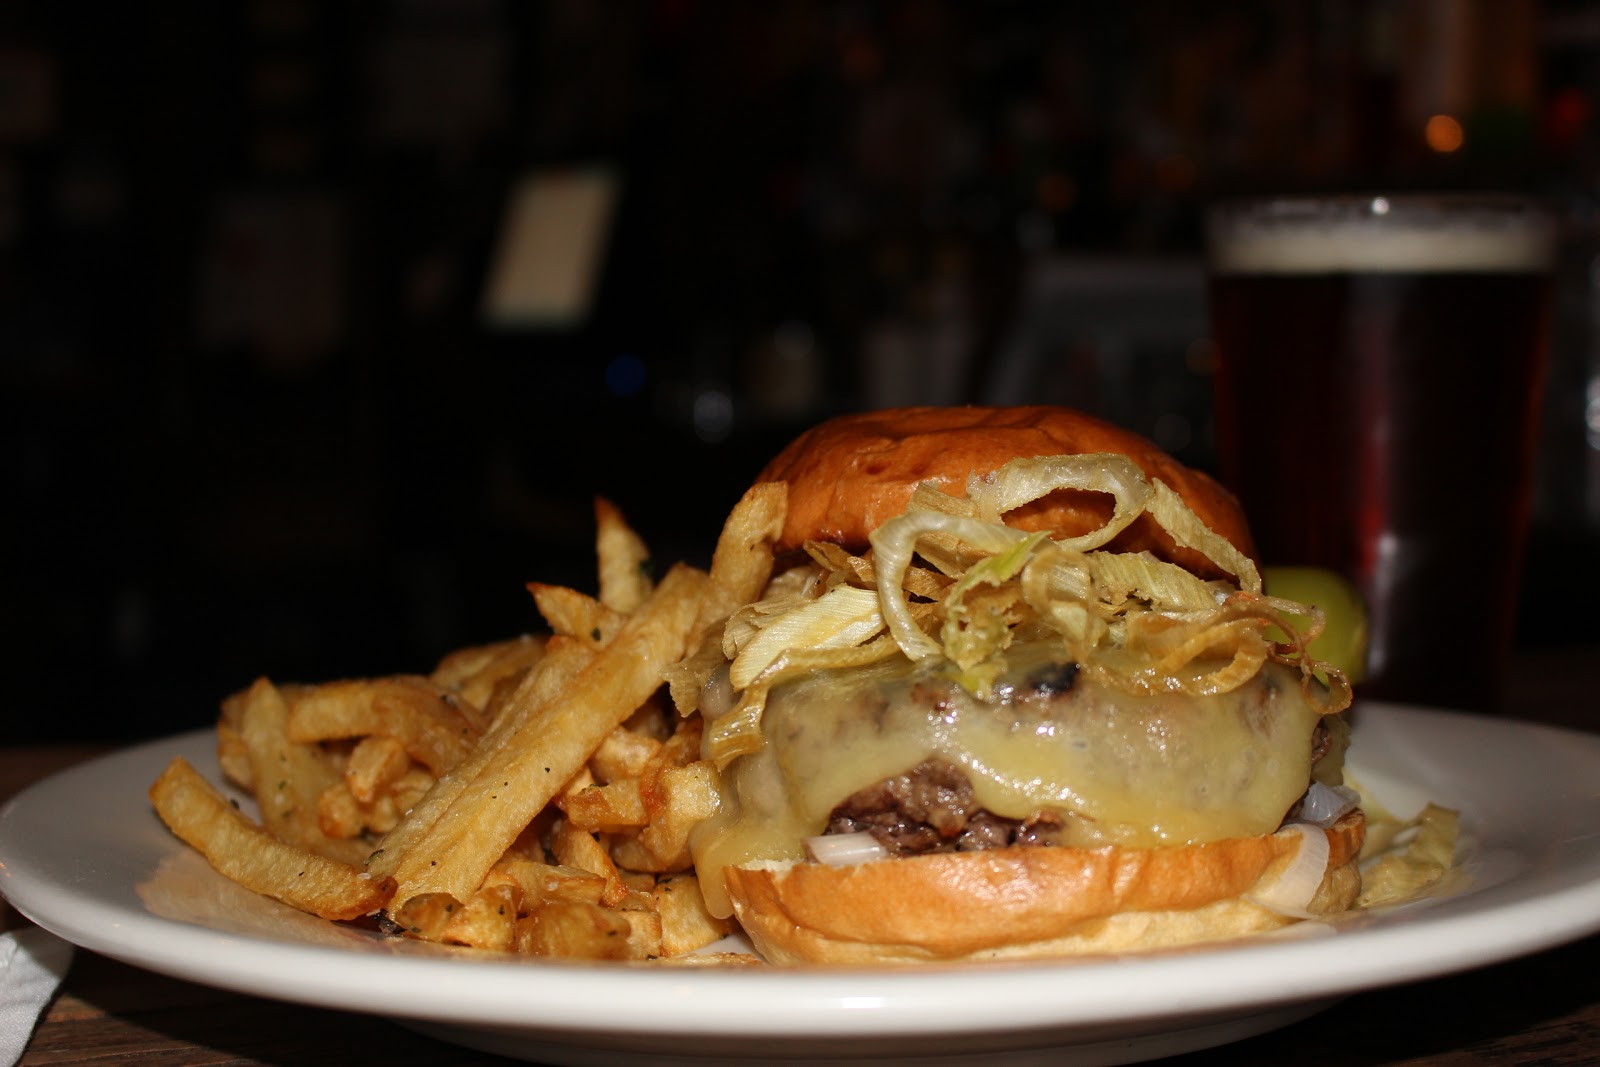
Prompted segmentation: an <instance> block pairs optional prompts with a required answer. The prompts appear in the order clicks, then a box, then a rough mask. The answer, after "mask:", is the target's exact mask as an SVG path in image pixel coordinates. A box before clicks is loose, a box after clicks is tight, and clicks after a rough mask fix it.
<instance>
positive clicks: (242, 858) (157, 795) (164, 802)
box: [150, 756, 394, 919]
mask: <svg viewBox="0 0 1600 1067" xmlns="http://www.w3.org/2000/svg"><path fill="white" fill-rule="evenodd" d="M150 800H151V802H152V803H153V804H154V805H155V809H156V812H157V814H159V815H160V816H161V821H162V822H164V823H166V824H167V826H168V827H169V828H170V829H171V830H172V832H173V833H175V834H177V835H178V836H179V837H180V838H182V839H183V840H184V841H186V842H187V843H188V844H189V845H191V846H192V847H193V848H195V849H196V850H197V851H198V852H199V853H200V854H201V855H203V856H204V857H205V858H206V860H207V861H208V862H209V863H210V864H211V866H213V867H215V868H216V869H217V870H218V871H219V872H220V873H222V874H223V875H224V876H226V877H228V878H231V879H232V880H233V881H235V882H238V883H239V884H240V885H242V886H244V887H245V888H247V889H250V890H253V891H255V892H257V893H262V894H264V895H266V896H270V897H273V898H275V899H277V900H281V901H283V902H284V903H285V904H289V905H291V906H293V907H296V908H299V909H300V910H301V911H306V912H310V913H311V914H312V915H318V916H321V917H322V918H324V919H355V918H358V917H360V916H362V915H367V914H370V913H372V912H374V911H377V910H378V909H380V908H382V907H383V906H384V905H385V904H386V903H387V902H388V900H389V896H390V893H391V891H392V890H393V888H394V884H393V883H392V882H391V881H388V880H386V879H382V878H374V877H372V876H371V875H368V874H367V873H366V872H364V871H362V870H361V869H360V868H358V867H354V866H351V865H350V864H346V863H340V862H339V861H337V860H332V859H328V858H327V857H325V856H321V855H318V854H316V853H314V852H312V851H310V850H309V849H306V848H303V847H301V846H298V845H294V844H291V843H290V842H288V841H286V840H284V839H283V838H281V837H279V836H276V835H274V834H272V833H270V832H268V831H266V830H264V829H262V828H261V827H260V826H257V825H256V824H255V823H253V822H251V821H250V820H249V819H247V818H246V817H245V816H244V815H243V814H242V813H241V812H240V811H239V810H238V809H237V808H235V807H234V806H233V805H232V804H231V803H229V802H228V799H227V798H226V797H224V796H223V795H222V794H221V793H220V792H219V791H218V790H217V789H216V788H215V787H214V786H212V785H211V783H209V782H207V781H206V780H205V779H204V778H203V777H201V775H200V773H199V772H198V771H196V770H195V769H194V768H193V767H192V766H190V765H189V763H188V762H187V761H185V760H184V759H183V758H182V757H181V756H180V757H177V758H174V759H173V761H172V762H171V763H169V764H168V765H167V768H166V770H164V771H163V772H162V773H161V777H159V778H157V779H156V781H155V783H154V784H153V785H152V786H151V787H150Z"/></svg>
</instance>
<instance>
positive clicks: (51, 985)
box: [0, 926, 72, 1067]
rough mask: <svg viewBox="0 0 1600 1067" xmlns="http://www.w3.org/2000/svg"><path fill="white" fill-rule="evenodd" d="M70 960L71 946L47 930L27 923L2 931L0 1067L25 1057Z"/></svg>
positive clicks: (0, 945)
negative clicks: (24, 1050)
mask: <svg viewBox="0 0 1600 1067" xmlns="http://www.w3.org/2000/svg"><path fill="white" fill-rule="evenodd" d="M71 962H72V945H70V944H69V943H67V942H66V941H63V940H61V939H60V938H59V937H57V936H56V935H55V934H52V933H50V932H49V931H48V930H41V929H39V928H38V927H37V926H24V927H22V928H21V929H18V930H12V931H11V932H9V933H6V934H0V1067H11V1065H12V1064H14V1063H16V1062H17V1061H18V1060H19V1059H21V1058H22V1050H23V1049H25V1048H27V1047H28V1038H30V1037H32V1036H33V1024H34V1023H36V1022H38V1021H39V1015H40V1013H41V1012H43V1011H44V1009H45V1005H47V1004H49V1003H50V997H51V996H52V995H53V994H54V993H55V991H56V986H58V985H60V984H61V979H62V978H64V977H66V974H67V965H68V964H70V963H71Z"/></svg>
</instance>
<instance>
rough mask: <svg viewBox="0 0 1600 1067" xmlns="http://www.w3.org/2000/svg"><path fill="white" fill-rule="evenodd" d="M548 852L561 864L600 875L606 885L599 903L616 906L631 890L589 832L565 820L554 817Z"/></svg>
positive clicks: (609, 854) (604, 849)
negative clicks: (554, 822)
mask: <svg viewBox="0 0 1600 1067" xmlns="http://www.w3.org/2000/svg"><path fill="white" fill-rule="evenodd" d="M550 853H551V855H553V856H555V858H556V862H557V863H559V864H561V865H562V866H564V867H576V868H577V869H578V870H580V871H588V872H589V873H591V874H597V875H599V876H600V877H601V878H604V879H605V881H606V888H605V891H604V892H603V893H601V894H600V903H601V904H603V905H605V906H606V907H608V908H615V907H620V906H621V905H622V904H623V903H624V902H625V901H626V900H627V899H628V895H629V893H630V892H632V890H631V889H630V887H629V886H628V885H627V883H625V882H624V881H623V880H622V873H621V872H620V871H618V870H617V864H616V862H615V861H614V860H613V859H612V858H611V853H609V852H607V851H606V847H605V846H604V845H602V844H601V843H600V842H599V841H598V840H596V839H595V836H594V835H593V834H591V833H588V832H587V831H584V830H580V829H579V828H578V827H576V826H573V825H572V823H571V822H570V821H568V820H566V819H558V820H557V821H556V824H555V826H554V827H552V828H551V831H550Z"/></svg>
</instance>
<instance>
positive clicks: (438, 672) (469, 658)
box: [428, 634, 545, 708]
mask: <svg viewBox="0 0 1600 1067" xmlns="http://www.w3.org/2000/svg"><path fill="white" fill-rule="evenodd" d="M544 643H545V639H544V637H543V636H542V635H535V634H521V635H519V636H517V637H513V638H510V639H508V640H505V641H493V642H490V643H489V644H484V645H473V646H471V647H468V648H460V649H456V650H455V651H454V652H450V653H448V654H446V655H445V656H443V657H442V658H440V660H439V662H438V663H436V664H435V665H434V668H433V673H431V674H430V675H429V676H428V679H429V681H431V682H433V684H435V685H437V686H440V687H441V688H444V689H449V690H451V691H453V692H456V693H459V694H460V695H461V697H462V698H463V699H465V700H466V701H467V702H468V703H469V704H472V705H473V706H475V707H479V708H481V707H483V706H484V705H485V704H486V703H487V702H488V697H489V694H490V693H491V692H493V691H494V687H495V685H496V684H498V683H499V682H500V681H501V680H502V679H504V678H509V677H512V676H514V675H517V674H520V673H522V672H524V671H526V670H527V669H528V668H530V667H532V666H533V665H534V664H535V663H537V662H539V659H540V657H542V656H543V655H544Z"/></svg>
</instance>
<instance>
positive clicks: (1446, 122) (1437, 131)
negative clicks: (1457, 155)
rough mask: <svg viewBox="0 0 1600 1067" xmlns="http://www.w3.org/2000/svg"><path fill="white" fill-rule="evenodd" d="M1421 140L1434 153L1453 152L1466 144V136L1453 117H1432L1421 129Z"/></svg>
mask: <svg viewBox="0 0 1600 1067" xmlns="http://www.w3.org/2000/svg"><path fill="white" fill-rule="evenodd" d="M1422 139H1423V140H1424V141H1426V142H1427V143H1428V147H1429V148H1431V149H1433V150H1434V151H1435V152H1454V151H1455V150H1456V149H1458V148H1460V147H1461V146H1462V144H1464V143H1465V142H1466V139H1467V135H1466V133H1465V131H1463V130H1462V129H1461V123H1460V122H1459V121H1457V119H1456V117H1455V116H1454V115H1434V116H1433V117H1432V118H1430V119H1428V122H1427V125H1425V126H1424V127H1423V128H1422Z"/></svg>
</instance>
